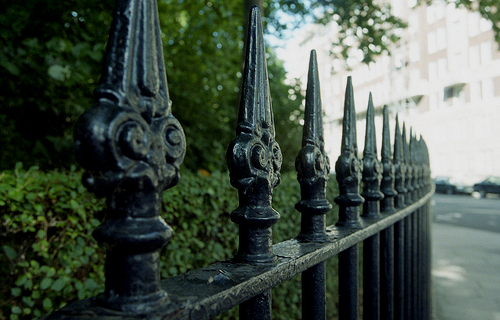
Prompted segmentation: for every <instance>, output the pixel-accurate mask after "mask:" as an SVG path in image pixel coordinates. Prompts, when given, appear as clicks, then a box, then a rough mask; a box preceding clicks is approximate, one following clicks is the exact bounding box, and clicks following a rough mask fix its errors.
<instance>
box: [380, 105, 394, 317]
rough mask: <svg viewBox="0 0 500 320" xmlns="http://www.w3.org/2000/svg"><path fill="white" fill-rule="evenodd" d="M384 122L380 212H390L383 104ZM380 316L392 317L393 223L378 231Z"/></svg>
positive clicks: (391, 189)
mask: <svg viewBox="0 0 500 320" xmlns="http://www.w3.org/2000/svg"><path fill="white" fill-rule="evenodd" d="M383 113H384V124H383V128H382V166H383V170H384V171H383V177H382V182H381V185H380V190H381V191H382V193H383V194H384V198H383V199H382V206H381V211H382V214H391V213H393V212H394V211H395V209H394V200H395V199H394V197H395V196H396V195H397V192H396V190H395V189H394V183H395V167H394V164H393V160H392V156H391V134H390V127H389V108H388V107H387V106H384V110H383ZM380 245H381V252H380V255H381V256H380V270H381V273H380V318H381V319H386V320H392V319H394V292H395V291H394V265H395V260H394V257H395V255H394V249H395V244H394V225H392V226H389V227H388V228H386V229H385V230H383V231H382V232H381V233H380Z"/></svg>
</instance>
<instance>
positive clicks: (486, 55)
mask: <svg viewBox="0 0 500 320" xmlns="http://www.w3.org/2000/svg"><path fill="white" fill-rule="evenodd" d="M480 52H481V64H482V65H487V64H488V63H490V62H491V56H492V52H491V42H489V41H487V42H483V43H481V49H480Z"/></svg>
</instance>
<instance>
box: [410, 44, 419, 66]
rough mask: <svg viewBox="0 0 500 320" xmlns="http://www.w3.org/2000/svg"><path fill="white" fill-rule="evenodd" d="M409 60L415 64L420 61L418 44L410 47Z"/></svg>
mask: <svg viewBox="0 0 500 320" xmlns="http://www.w3.org/2000/svg"><path fill="white" fill-rule="evenodd" d="M409 51H410V52H409V58H410V62H415V61H418V60H419V59H420V46H419V45H418V42H411V43H410V45H409Z"/></svg>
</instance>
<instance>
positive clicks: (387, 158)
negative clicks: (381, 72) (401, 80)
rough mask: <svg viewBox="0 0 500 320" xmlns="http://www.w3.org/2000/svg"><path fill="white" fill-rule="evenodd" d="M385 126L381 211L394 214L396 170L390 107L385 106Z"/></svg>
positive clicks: (383, 135)
mask: <svg viewBox="0 0 500 320" xmlns="http://www.w3.org/2000/svg"><path fill="white" fill-rule="evenodd" d="M383 113H384V124H383V128H382V166H383V171H384V172H383V175H382V183H381V185H380V190H381V191H382V193H383V194H384V199H382V207H381V210H382V212H384V213H391V212H394V197H395V196H396V194H397V193H396V190H395V189H394V179H395V176H394V174H395V168H394V164H393V160H392V156H391V133H390V127H389V107H388V106H387V105H385V106H384V110H383Z"/></svg>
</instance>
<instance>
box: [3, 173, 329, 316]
mask: <svg viewBox="0 0 500 320" xmlns="http://www.w3.org/2000/svg"><path fill="white" fill-rule="evenodd" d="M80 179H81V172H80V171H79V170H76V169H74V168H73V169H71V170H69V171H50V172H42V171H40V170H38V169H37V168H30V169H28V170H24V169H23V168H22V166H21V165H18V166H17V167H16V169H15V170H13V171H4V172H2V173H0V215H1V216H2V223H1V226H0V239H1V242H0V243H1V248H0V249H1V250H0V259H1V260H0V277H1V278H0V280H1V281H2V283H3V285H2V287H1V288H0V319H32V318H39V317H41V316H43V315H45V314H47V313H49V312H51V311H53V310H55V309H58V308H60V307H62V306H64V305H65V304H66V303H68V302H72V301H75V300H78V299H83V298H86V297H90V296H93V295H95V294H97V293H98V292H100V291H102V290H103V288H104V275H103V262H104V251H103V250H102V249H100V248H99V247H98V246H97V244H96V242H95V241H94V240H93V238H92V236H91V233H92V231H93V230H94V228H95V227H96V226H97V225H98V224H99V223H100V219H102V217H103V216H104V213H105V205H104V200H102V199H96V198H95V197H94V196H93V195H92V194H90V193H88V192H87V191H86V190H85V188H84V187H83V186H82V184H81V182H80ZM336 188H337V184H336V181H335V179H331V180H330V185H329V191H328V198H329V200H330V202H332V203H333V198H334V197H335V196H336V195H337V189H336ZM299 197H300V187H299V184H298V182H297V181H296V177H295V175H294V174H284V175H283V176H282V182H281V184H280V185H279V186H278V187H277V188H276V189H275V192H274V196H273V199H274V204H273V206H274V208H275V209H276V210H277V211H278V212H280V214H281V220H280V221H279V222H278V223H277V224H276V225H275V226H274V228H273V232H274V242H279V241H282V240H285V239H289V238H292V237H294V236H296V235H297V233H298V232H299V228H300V214H299V213H298V212H297V211H296V210H295V209H294V205H295V203H296V202H297V201H298V200H299ZM237 201H238V200H237V190H236V189H234V188H233V187H231V186H230V184H229V176H228V174H227V173H212V174H211V175H210V176H208V177H206V176H204V175H201V174H196V173H191V172H183V173H182V175H181V180H180V182H179V185H177V186H175V187H174V188H172V189H169V190H167V191H166V192H164V196H163V210H162V216H163V217H164V219H165V220H166V222H167V223H168V224H169V225H170V226H172V227H173V229H174V232H175V233H174V238H173V239H172V240H171V241H170V243H169V244H168V245H167V247H166V248H165V249H164V250H163V251H162V255H161V260H162V261H161V265H162V271H161V272H162V277H170V276H173V275H177V274H180V273H183V272H185V271H187V270H190V269H195V268H200V267H202V266H205V265H207V264H210V263H213V262H216V261H219V260H224V259H227V258H229V257H231V256H232V255H234V253H235V252H236V248H237V241H238V240H237V235H238V228H237V226H236V225H235V224H234V223H232V222H231V221H230V213H231V211H232V210H234V209H235V208H236V207H237V203H238V202H237ZM335 216H336V213H333V214H332V213H329V214H328V220H329V222H330V223H331V222H332V221H334V220H335V219H336V217H335ZM331 260H333V261H332V262H329V264H331V265H329V267H328V270H329V272H335V270H336V264H335V260H334V259H331ZM336 285H337V284H336V277H330V280H329V281H328V284H327V286H328V287H329V293H328V296H327V299H328V301H336V299H335V297H333V295H335V292H336ZM299 286H300V276H298V277H295V278H294V279H291V280H290V281H288V282H286V283H285V284H282V285H279V286H277V287H276V288H274V289H273V291H274V293H273V295H274V298H273V308H274V312H275V315H274V318H275V319H298V318H300V299H301V298H300V289H299ZM329 312H330V316H332V317H333V316H334V314H335V308H330V310H329ZM235 314H236V310H231V311H230V312H228V313H227V314H225V315H223V316H221V318H223V319H229V318H234V317H235Z"/></svg>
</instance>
